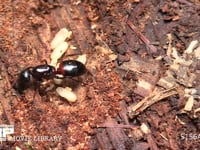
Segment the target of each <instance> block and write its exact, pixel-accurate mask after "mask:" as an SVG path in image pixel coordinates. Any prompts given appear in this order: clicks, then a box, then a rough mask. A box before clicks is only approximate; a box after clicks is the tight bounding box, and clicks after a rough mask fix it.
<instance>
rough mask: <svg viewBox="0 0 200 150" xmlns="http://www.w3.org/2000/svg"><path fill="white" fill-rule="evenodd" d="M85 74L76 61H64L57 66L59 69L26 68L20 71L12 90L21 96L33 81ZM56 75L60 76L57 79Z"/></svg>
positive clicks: (82, 67) (45, 66)
mask: <svg viewBox="0 0 200 150" xmlns="http://www.w3.org/2000/svg"><path fill="white" fill-rule="evenodd" d="M85 72H86V67H85V65H84V64H83V63H81V62H79V61H77V60H65V61H62V62H61V63H60V64H59V67H58V68H57V69H55V67H53V66H51V65H48V64H47V62H46V61H45V64H43V65H39V66H36V67H28V68H26V69H24V70H22V71H21V72H20V74H19V76H18V79H17V81H16V83H15V85H14V88H15V89H16V90H17V91H18V92H19V93H20V94H23V92H24V90H26V89H27V88H28V87H29V86H30V85H31V83H32V81H33V80H35V81H39V82H42V81H43V80H44V79H53V78H65V77H76V76H80V75H83V74H84V73H85ZM57 75H62V77H60V76H59V77H58V76H57Z"/></svg>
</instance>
